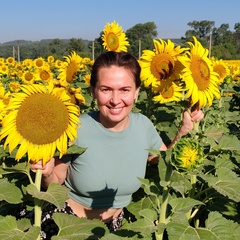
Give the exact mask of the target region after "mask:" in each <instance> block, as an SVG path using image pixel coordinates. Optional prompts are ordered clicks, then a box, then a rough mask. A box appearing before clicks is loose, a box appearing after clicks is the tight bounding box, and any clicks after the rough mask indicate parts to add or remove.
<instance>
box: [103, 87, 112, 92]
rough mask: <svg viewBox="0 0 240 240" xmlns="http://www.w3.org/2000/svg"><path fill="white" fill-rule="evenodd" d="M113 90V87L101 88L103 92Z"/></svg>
mask: <svg viewBox="0 0 240 240" xmlns="http://www.w3.org/2000/svg"><path fill="white" fill-rule="evenodd" d="M110 91H111V89H109V88H101V92H110Z"/></svg>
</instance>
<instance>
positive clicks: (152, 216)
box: [139, 209, 158, 223]
mask: <svg viewBox="0 0 240 240" xmlns="http://www.w3.org/2000/svg"><path fill="white" fill-rule="evenodd" d="M139 214H140V215H141V216H142V217H144V218H146V219H148V220H149V221H150V222H152V223H154V222H155V221H156V220H157V218H158V215H157V212H156V211H154V210H152V209H143V210H141V211H139Z"/></svg>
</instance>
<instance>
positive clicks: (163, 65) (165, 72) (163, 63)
mask: <svg viewBox="0 0 240 240" xmlns="http://www.w3.org/2000/svg"><path fill="white" fill-rule="evenodd" d="M150 69H151V72H152V74H153V75H154V76H155V77H156V78H157V79H158V80H167V79H168V78H169V77H170V76H171V74H172V73H173V70H174V61H173V59H172V57H171V56H170V55H169V54H167V53H161V54H158V55H156V56H155V57H153V59H152V62H151V66H150Z"/></svg>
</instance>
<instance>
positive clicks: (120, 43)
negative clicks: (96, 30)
mask: <svg viewBox="0 0 240 240" xmlns="http://www.w3.org/2000/svg"><path fill="white" fill-rule="evenodd" d="M102 40H103V47H104V48H105V49H106V50H107V51H114V52H121V51H123V52H127V46H129V45H130V44H129V42H128V40H127V37H126V34H125V32H124V31H123V28H122V27H121V26H119V24H118V23H116V21H113V22H112V23H107V24H106V26H105V28H104V30H103V34H102Z"/></svg>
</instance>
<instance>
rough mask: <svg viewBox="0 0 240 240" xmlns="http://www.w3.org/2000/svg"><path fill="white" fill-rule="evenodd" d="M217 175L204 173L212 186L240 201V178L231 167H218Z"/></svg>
mask: <svg viewBox="0 0 240 240" xmlns="http://www.w3.org/2000/svg"><path fill="white" fill-rule="evenodd" d="M216 174H217V177H215V176H213V175H207V176H206V175H205V176H204V175H203V177H204V179H205V180H206V181H207V182H208V185H209V186H210V187H213V188H214V189H215V190H216V191H218V192H219V193H221V194H222V195H224V196H227V197H228V198H230V199H232V200H234V201H236V202H239V201H240V178H239V177H238V176H237V174H236V173H234V172H233V171H232V170H231V169H228V168H224V167H221V168H218V169H217V170H216Z"/></svg>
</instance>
